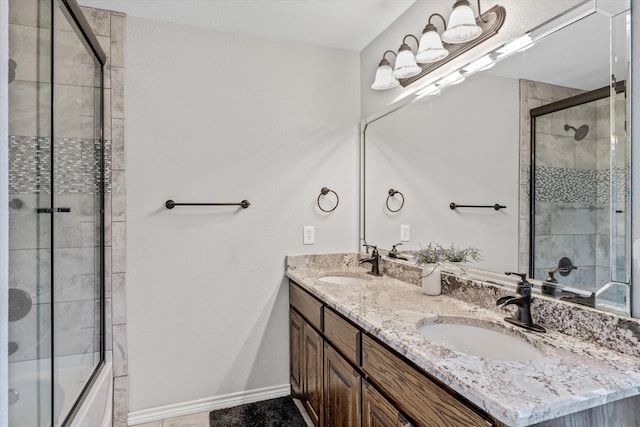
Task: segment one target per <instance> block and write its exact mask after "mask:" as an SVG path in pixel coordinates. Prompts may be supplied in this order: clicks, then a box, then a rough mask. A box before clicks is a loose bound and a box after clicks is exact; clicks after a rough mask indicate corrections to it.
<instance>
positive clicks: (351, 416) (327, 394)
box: [323, 342, 360, 427]
mask: <svg viewBox="0 0 640 427" xmlns="http://www.w3.org/2000/svg"><path fill="white" fill-rule="evenodd" d="M323 426H327V427H328V426H335V427H340V426H360V373H359V372H358V371H357V370H356V369H355V368H353V367H352V366H351V365H350V364H349V362H347V361H346V360H345V359H344V358H343V357H342V356H341V355H340V354H338V352H337V351H335V350H334V349H333V347H331V345H329V344H328V343H326V342H325V343H324V424H323Z"/></svg>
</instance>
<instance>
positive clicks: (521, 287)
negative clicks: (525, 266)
mask: <svg viewBox="0 0 640 427" xmlns="http://www.w3.org/2000/svg"><path fill="white" fill-rule="evenodd" d="M504 274H506V275H507V276H511V275H516V276H520V281H519V282H518V285H517V286H516V292H517V293H518V296H513V295H509V296H506V297H502V298H499V299H498V301H496V305H498V306H500V307H501V308H504V307H506V306H508V305H515V306H516V307H518V312H517V313H516V316H515V317H505V318H504V320H505V321H507V322H509V323H511V324H514V325H516V326H520V327H522V328H525V329H529V330H532V331H536V332H547V331H546V330H545V329H544V328H543V327H542V326H540V325H537V324H535V323H533V319H532V318H531V283H529V282H527V274H526V273H511V272H506V273H504Z"/></svg>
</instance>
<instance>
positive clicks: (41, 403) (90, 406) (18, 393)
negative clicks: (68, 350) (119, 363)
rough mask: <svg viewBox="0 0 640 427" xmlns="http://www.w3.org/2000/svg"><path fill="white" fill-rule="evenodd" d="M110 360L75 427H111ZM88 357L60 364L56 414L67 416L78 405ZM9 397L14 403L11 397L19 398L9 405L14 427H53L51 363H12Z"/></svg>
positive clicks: (63, 359) (68, 358) (64, 359)
mask: <svg viewBox="0 0 640 427" xmlns="http://www.w3.org/2000/svg"><path fill="white" fill-rule="evenodd" d="M107 356H108V357H107V358H106V359H107V360H106V361H105V364H104V366H102V369H101V370H100V372H99V374H98V377H97V378H96V381H95V382H94V384H93V387H92V388H91V390H90V391H89V393H88V395H87V396H86V398H85V399H84V402H83V403H82V405H81V407H80V408H79V410H78V412H77V414H76V416H75V417H74V419H73V421H72V422H71V426H74V427H80V426H82V427H85V426H86V427H89V426H90V427H109V426H111V416H112V414H111V412H112V409H111V408H112V404H111V403H112V383H113V381H112V368H111V360H110V359H111V357H110V354H108V355H107ZM86 357H87V355H73V356H64V357H60V358H58V359H57V360H56V364H57V370H58V372H59V373H60V375H59V379H60V380H59V381H58V382H57V383H56V384H55V386H54V393H55V403H54V404H55V414H65V415H66V414H67V413H68V412H69V410H70V409H71V407H72V406H73V404H74V403H75V398H76V396H77V393H78V390H79V388H80V387H81V384H83V383H84V379H85V377H86V372H85V370H84V369H82V368H79V367H78V366H83V365H81V363H83V360H86ZM89 357H90V356H89ZM84 366H86V365H84ZM39 372H40V375H39V374H38V373H39ZM9 395H10V401H11V397H13V398H14V399H15V398H17V400H15V402H14V403H12V404H10V405H9V425H10V426H11V427H34V426H37V427H51V419H50V414H51V404H52V402H51V359H39V360H28V361H23V362H11V363H10V364H9ZM34 402H36V403H35V405H34ZM62 421H64V417H61V419H58V420H56V421H55V422H54V424H53V426H54V427H56V426H59V425H61V423H62Z"/></svg>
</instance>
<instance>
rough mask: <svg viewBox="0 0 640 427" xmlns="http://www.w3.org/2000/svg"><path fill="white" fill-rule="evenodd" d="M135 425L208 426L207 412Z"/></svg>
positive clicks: (308, 421)
mask: <svg viewBox="0 0 640 427" xmlns="http://www.w3.org/2000/svg"><path fill="white" fill-rule="evenodd" d="M294 401H295V403H296V406H297V407H298V409H300V413H301V414H302V417H303V418H304V420H305V422H306V423H307V426H308V427H313V423H312V422H311V418H309V415H308V414H307V412H306V411H305V410H304V407H303V406H302V403H301V402H300V401H299V400H298V399H294ZM135 427H209V412H208V411H207V412H200V413H197V414H191V415H185V416H183V417H176V418H167V419H164V420H160V421H152V422H150V423H144V424H136V425H135ZM247 427H249V426H247ZM251 427H259V426H251Z"/></svg>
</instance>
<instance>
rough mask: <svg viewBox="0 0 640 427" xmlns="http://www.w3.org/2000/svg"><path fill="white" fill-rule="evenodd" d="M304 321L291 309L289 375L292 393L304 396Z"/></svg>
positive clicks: (296, 395)
mask: <svg viewBox="0 0 640 427" xmlns="http://www.w3.org/2000/svg"><path fill="white" fill-rule="evenodd" d="M303 325H304V321H303V320H302V317H300V315H299V314H298V313H296V312H295V311H294V310H292V309H289V375H290V379H291V394H292V395H293V396H294V397H298V398H300V397H302V352H303V348H302V335H303V332H302V329H303Z"/></svg>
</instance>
